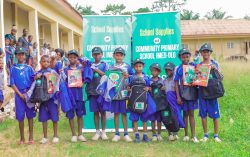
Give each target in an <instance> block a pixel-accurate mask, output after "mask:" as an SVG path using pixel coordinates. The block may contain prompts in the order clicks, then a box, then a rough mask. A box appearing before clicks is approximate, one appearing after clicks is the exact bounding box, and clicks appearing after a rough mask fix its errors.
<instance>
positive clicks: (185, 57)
mask: <svg viewBox="0 0 250 157" xmlns="http://www.w3.org/2000/svg"><path fill="white" fill-rule="evenodd" d="M189 60H190V54H187V53H185V54H183V55H181V62H182V63H183V64H188V63H189Z"/></svg>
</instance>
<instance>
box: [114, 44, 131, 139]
mask: <svg viewBox="0 0 250 157" xmlns="http://www.w3.org/2000/svg"><path fill="white" fill-rule="evenodd" d="M124 56H125V50H124V49H123V48H121V47H119V48H116V49H115V51H114V54H113V57H114V59H115V63H114V65H111V67H110V68H109V70H112V69H120V70H121V71H122V72H123V77H124V78H125V79H127V78H128V77H129V75H132V74H133V71H132V68H131V66H130V65H129V64H127V63H124V62H123V59H124ZM111 112H113V113H114V114H115V116H114V121H115V132H116V133H115V136H114V137H113V139H112V141H113V142H117V141H119V140H120V132H119V116H120V114H122V123H123V127H124V140H125V141H127V142H131V141H132V139H131V138H130V137H129V135H128V122H127V109H126V99H122V100H112V102H111Z"/></svg>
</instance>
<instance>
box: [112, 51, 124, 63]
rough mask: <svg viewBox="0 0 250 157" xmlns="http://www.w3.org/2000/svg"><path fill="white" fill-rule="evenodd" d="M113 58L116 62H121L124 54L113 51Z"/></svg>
mask: <svg viewBox="0 0 250 157" xmlns="http://www.w3.org/2000/svg"><path fill="white" fill-rule="evenodd" d="M114 58H115V62H116V63H121V62H122V60H123V58H124V55H123V54H122V53H115V54H114Z"/></svg>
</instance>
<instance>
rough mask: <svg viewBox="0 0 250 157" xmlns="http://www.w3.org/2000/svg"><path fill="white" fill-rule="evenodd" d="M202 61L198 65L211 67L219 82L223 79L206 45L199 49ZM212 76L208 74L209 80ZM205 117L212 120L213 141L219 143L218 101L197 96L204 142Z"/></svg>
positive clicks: (208, 46) (204, 140)
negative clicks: (215, 72) (217, 75)
mask: <svg viewBox="0 0 250 157" xmlns="http://www.w3.org/2000/svg"><path fill="white" fill-rule="evenodd" d="M200 52H201V55H202V57H203V61H202V62H201V63H200V64H208V65H211V70H215V71H217V73H218V74H219V75H220V78H219V79H220V80H222V79H223V75H222V74H221V72H220V67H219V65H218V63H217V62H216V61H214V60H212V59H211V53H212V52H213V50H212V48H211V46H210V45H208V44H204V45H202V47H201V48H200ZM213 77H214V76H213V75H212V74H211V72H210V76H209V79H212V78H213ZM207 115H208V116H209V118H211V119H213V123H214V141H215V142H221V140H220V139H219V136H218V133H219V118H220V109H219V103H218V99H217V98H215V99H203V98H202V97H201V94H199V116H200V117H201V120H202V126H203V130H204V137H203V139H202V140H201V141H203V142H206V141H207V140H208V129H207Z"/></svg>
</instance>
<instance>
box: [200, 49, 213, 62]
mask: <svg viewBox="0 0 250 157" xmlns="http://www.w3.org/2000/svg"><path fill="white" fill-rule="evenodd" d="M201 55H202V57H203V59H204V60H207V59H209V58H210V55H211V53H210V52H209V51H208V50H205V51H202V52H201Z"/></svg>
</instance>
